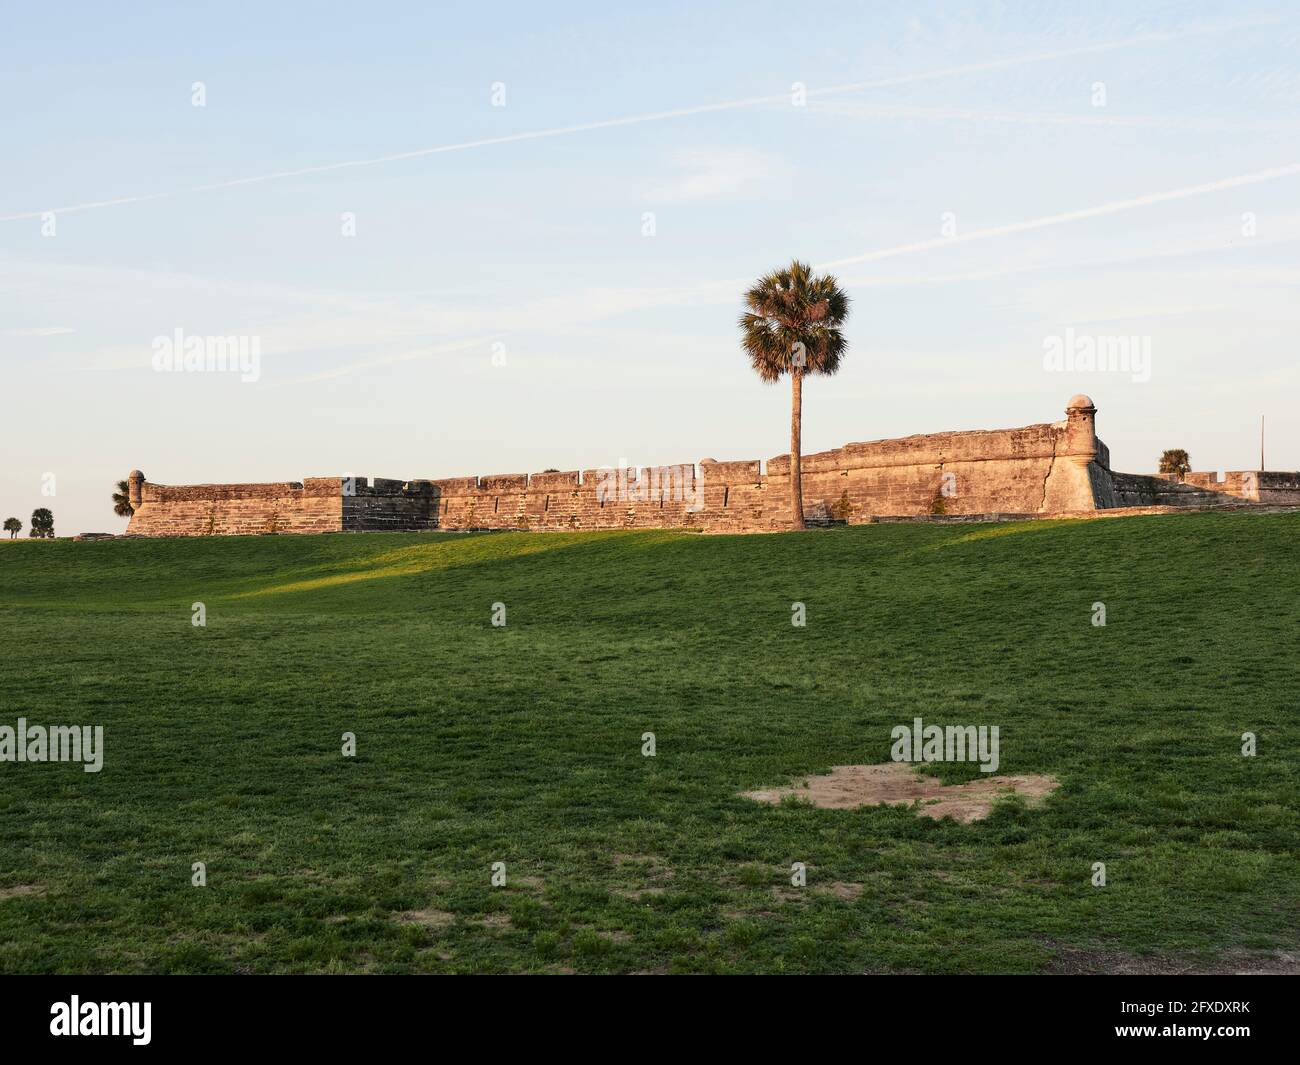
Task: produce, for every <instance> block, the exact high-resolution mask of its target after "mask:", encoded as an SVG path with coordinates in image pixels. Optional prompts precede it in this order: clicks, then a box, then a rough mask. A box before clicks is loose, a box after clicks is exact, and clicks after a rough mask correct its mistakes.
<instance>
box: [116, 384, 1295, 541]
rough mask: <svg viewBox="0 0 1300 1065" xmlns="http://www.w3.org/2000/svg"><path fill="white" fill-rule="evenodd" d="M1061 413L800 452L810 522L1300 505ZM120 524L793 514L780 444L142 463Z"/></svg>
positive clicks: (250, 525)
mask: <svg viewBox="0 0 1300 1065" xmlns="http://www.w3.org/2000/svg"><path fill="white" fill-rule="evenodd" d="M1065 414H1066V416H1065V419H1064V420H1062V421H1059V422H1044V423H1040V424H1036V425H1029V426H1024V427H1023V428H1019V429H976V430H966V431H958V432H941V433H928V434H918V435H914V436H906V437H901V438H898V439H893V440H869V441H863V442H854V443H848V444H844V445H843V446H842V447H838V448H834V449H832V450H830V451H821V452H816V453H813V454H809V455H804V456H802V460H801V466H800V469H801V477H802V483H803V498H804V516H805V520H806V521H808V522H811V523H819V522H820V523H825V522H831V521H841V522H847V523H850V524H859V523H863V522H869V521H873V520H876V519H880V518H901V517H923V516H930V515H945V516H948V517H952V518H956V517H960V516H963V515H987V514H999V513H1000V514H1049V513H1050V514H1057V513H1066V514H1070V513H1087V512H1091V511H1097V510H1104V509H1110V508H1115V507H1146V508H1149V507H1156V506H1212V505H1216V504H1224V503H1229V502H1231V503H1237V504H1243V503H1245V504H1249V503H1273V504H1297V505H1300V473H1279V472H1262V473H1254V472H1244V473H1243V472H1229V473H1228V474H1226V475H1225V476H1224V478H1223V479H1222V480H1220V479H1219V477H1218V474H1217V473H1193V474H1189V475H1188V476H1187V477H1186V478H1185V479H1184V480H1183V481H1182V482H1179V481H1177V480H1176V479H1175V478H1173V477H1166V476H1163V475H1143V474H1124V473H1115V472H1113V471H1112V470H1111V469H1110V453H1109V450H1108V449H1107V448H1106V445H1105V444H1104V443H1102V442H1101V441H1100V440H1099V439H1097V436H1096V432H1095V429H1094V420H1095V415H1096V407H1095V406H1094V405H1093V403H1092V400H1090V399H1089V398H1088V397H1087V396H1075V397H1073V398H1072V399H1071V400H1070V402H1069V404H1067V407H1066V412H1065ZM129 487H130V498H131V501H132V504H133V505H134V506H135V513H134V514H133V516H132V518H131V524H130V527H129V529H128V532H130V533H133V534H138V535H143V536H202V535H238V534H252V533H306V532H371V531H381V530H391V531H428V530H434V529H458V530H469V529H534V530H546V529H551V530H558V529H628V528H675V529H692V530H700V531H705V532H765V531H776V530H780V529H786V528H789V525H790V456H789V455H788V454H783V455H776V456H773V457H772V458H770V459H768V460H767V463H766V470H764V464H763V463H762V462H761V461H760V460H758V459H744V460H738V461H729V462H717V461H715V460H713V459H701V460H700V461H699V462H698V463H679V464H677V465H670V466H641V467H627V468H601V469H586V470H565V471H559V470H547V471H544V472H541V473H532V474H528V473H493V474H481V475H478V476H469V477H449V478H442V479H435V480H424V479H417V480H397V479H390V478H383V477H376V478H374V479H373V480H371V479H369V478H366V477H346V476H345V477H306V478H304V479H303V480H302V481H283V482H279V483H275V484H208V485H181V486H174V485H162V484H152V483H150V482H148V481H146V480H145V478H144V474H142V473H141V472H140V471H138V470H136V471H135V472H133V473H132V474H131V476H130V478H129Z"/></svg>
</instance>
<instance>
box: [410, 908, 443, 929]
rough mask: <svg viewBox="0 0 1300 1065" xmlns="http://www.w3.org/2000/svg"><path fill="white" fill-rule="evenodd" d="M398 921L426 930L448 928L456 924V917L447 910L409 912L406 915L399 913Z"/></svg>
mask: <svg viewBox="0 0 1300 1065" xmlns="http://www.w3.org/2000/svg"><path fill="white" fill-rule="evenodd" d="M397 919H398V920H399V921H401V922H402V923H403V924H419V925H424V927H425V928H433V929H440V928H447V927H448V926H449V925H451V924H452V923H454V922H455V920H456V915H455V914H454V913H448V912H447V911H446V910H434V909H428V910H407V911H406V912H405V913H399V914H398V915H397Z"/></svg>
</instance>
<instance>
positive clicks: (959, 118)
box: [808, 100, 1300, 133]
mask: <svg viewBox="0 0 1300 1065" xmlns="http://www.w3.org/2000/svg"><path fill="white" fill-rule="evenodd" d="M808 109H809V110H810V111H817V112H819V113H822V114H830V115H839V116H843V117H845V118H861V119H880V120H885V121H897V120H907V121H930V122H992V123H1003V124H1010V125H1020V126H1099V127H1115V128H1132V129H1168V130H1185V131H1188V132H1193V133H1294V132H1296V131H1297V130H1300V122H1286V121H1279V120H1273V119H1245V120H1243V119H1239V118H1221V119H1218V118H1179V117H1171V116H1162V115H1115V114H1101V113H1097V114H1092V113H1081V114H1059V113H1049V112H1033V111H981V110H976V109H973V108H965V107H913V106H909V105H904V104H868V103H851V102H846V101H838V100H832V101H826V102H824V103H823V102H813V103H811V104H810V105H809V108H808Z"/></svg>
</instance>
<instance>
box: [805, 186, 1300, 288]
mask: <svg viewBox="0 0 1300 1065" xmlns="http://www.w3.org/2000/svg"><path fill="white" fill-rule="evenodd" d="M1295 175H1300V163H1288V164H1287V165H1285V166H1275V167H1271V168H1270V169H1268V170H1257V171H1255V172H1254V173H1252V174H1239V175H1238V176H1236V177H1230V178H1222V179H1220V180H1218V181H1207V182H1205V183H1204V184H1202V185H1188V186H1187V187H1186V188H1181V189H1171V190H1169V191H1168V192H1153V193H1150V194H1148V195H1146V196H1135V197H1133V198H1132V199H1129V200H1116V201H1115V202H1114V203H1103V204H1099V205H1097V206H1096V207H1084V208H1081V209H1080V210H1077V211H1066V212H1064V213H1062V214H1051V215H1046V216H1045V217H1043V218H1031V219H1029V220H1028V221H1024V222H1013V223H1011V224H1009V225H1005V226H990V227H988V228H987V229H973V230H971V231H970V232H969V233H960V234H956V235H954V236H951V237H935V238H934V239H932V240H919V241H916V242H914V243H912V244H900V245H898V246H897V247H895V248H881V249H880V250H878V251H871V252H867V253H866V254H865V255H852V256H849V257H848V258H847V259H833V260H831V261H830V262H825V263H821V264H820V265H819V266H818V269H820V270H829V269H831V268H833V267H840V266H852V265H854V264H857V263H870V262H875V261H876V260H878V259H892V258H893V257H894V256H896V255H908V254H910V253H912V252H916V251H929V250H931V249H933V248H945V247H948V246H949V245H952V244H965V243H968V242H969V241H972V240H985V239H987V238H989V237H1003V236H1007V235H1008V234H1011V233H1025V232H1028V231H1029V230H1032V229H1045V228H1046V227H1048V226H1059V225H1062V224H1064V223H1066V222H1078V221H1080V220H1082V219H1084V218H1097V217H1099V216H1101V215H1108V214H1118V213H1119V212H1120V211H1131V210H1133V209H1134V208H1135V207H1149V206H1150V205H1151V204H1155V203H1168V202H1169V201H1171V200H1185V199H1187V198H1188V197H1189V196H1201V195H1204V194H1205V193H1208V192H1222V191H1223V190H1225V189H1236V188H1240V187H1241V186H1243V185H1258V184H1259V183H1260V182H1263V181H1275V180H1276V179H1278V178H1283V177H1292V176H1295Z"/></svg>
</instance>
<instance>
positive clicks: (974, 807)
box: [741, 762, 1060, 824]
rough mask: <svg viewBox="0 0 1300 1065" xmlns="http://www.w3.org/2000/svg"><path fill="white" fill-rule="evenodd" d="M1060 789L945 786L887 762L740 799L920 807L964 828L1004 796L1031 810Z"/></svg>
mask: <svg viewBox="0 0 1300 1065" xmlns="http://www.w3.org/2000/svg"><path fill="white" fill-rule="evenodd" d="M1058 787H1060V782H1059V781H1058V780H1057V779H1056V778H1055V777H1050V776H1027V777H982V778H980V779H979V780H972V781H969V782H968V783H965V784H944V783H943V782H942V781H939V780H936V779H935V778H934V777H927V776H924V775H922V774H920V773H917V772H914V771H913V769H912V767H911V765H910V764H909V763H907V762H883V763H881V764H880V765H837V766H832V767H831V771H830V773H828V774H826V775H825V776H817V777H804V778H803V779H802V780H797V781H795V783H794V784H792V785H790V786H789V787H783V788H769V789H767V790H764V791H746V792H742V793H741V794H742V795H744V797H745V798H747V799H753V800H755V801H756V802H766V803H771V804H773V805H775V804H777V803H779V802H781V800H782V799H784V798H785V797H786V796H787V795H795V796H798V797H799V798H801V799H805V800H807V801H808V802H810V803H812V804H813V805H814V806H820V807H822V808H824V809H827V810H851V809H854V808H856V807H858V806H910V805H912V804H913V803H919V805H918V807H917V811H916V812H917V813H919V814H922V815H923V816H925V817H933V818H934V819H935V820H936V821H937V820H939V819H941V818H944V817H951V818H952V819H953V820H954V821H959V822H961V823H962V824H966V823H968V822H970V821H979V820H982V819H983V818H985V817H988V815H989V814H990V813H991V812H992V810H993V804H994V803H995V802H997V801H998V799H1000V798H1002V797H1004V796H1007V795H1012V794H1015V795H1019V796H1020V797H1021V798H1022V799H1024V800H1025V802H1026V803H1028V804H1029V805H1030V806H1033V805H1036V804H1037V803H1039V802H1041V801H1042V799H1043V797H1044V796H1045V795H1048V794H1050V793H1051V792H1053V791H1055V790H1056V789H1057V788H1058Z"/></svg>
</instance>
